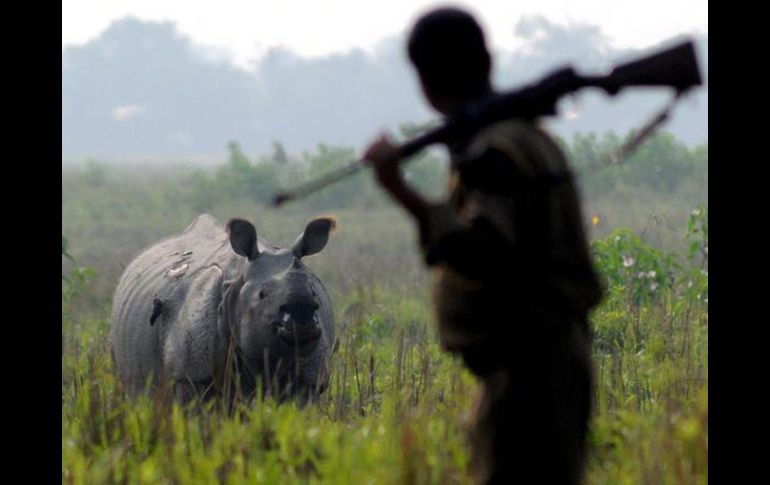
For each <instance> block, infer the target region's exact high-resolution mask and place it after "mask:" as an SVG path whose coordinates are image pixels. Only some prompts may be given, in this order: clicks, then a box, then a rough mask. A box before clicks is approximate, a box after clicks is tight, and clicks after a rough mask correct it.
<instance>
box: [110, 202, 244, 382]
mask: <svg viewBox="0 0 770 485" xmlns="http://www.w3.org/2000/svg"><path fill="white" fill-rule="evenodd" d="M238 263H239V261H238V257H237V256H236V255H235V254H234V253H233V252H232V250H231V249H230V246H229V242H228V237H227V233H226V231H225V229H224V226H223V225H222V224H221V223H220V222H219V221H217V220H216V219H215V218H214V217H212V216H209V215H207V214H204V215H201V216H199V217H198V218H197V219H196V220H195V222H193V223H192V224H191V225H190V226H188V227H187V229H185V230H184V232H182V234H179V235H176V236H171V237H168V238H166V239H163V240H161V241H159V242H157V243H155V244H153V245H152V246H150V247H148V248H146V249H145V250H143V251H141V252H140V253H139V254H138V255H137V256H136V257H135V258H134V259H133V260H132V261H131V262H130V263H129V265H128V266H127V267H126V269H125V271H124V272H123V274H122V275H121V277H120V280H119V282H118V286H117V289H116V291H115V296H114V299H113V307H112V315H111V329H110V345H111V348H112V353H113V357H114V359H115V364H116V367H117V370H118V374H119V375H120V377H121V379H123V380H124V382H126V384H128V385H129V387H130V388H132V389H133V390H139V389H141V388H142V387H143V386H144V385H145V384H146V383H147V380H148V378H149V377H150V375H153V376H156V377H157V376H159V375H160V374H161V373H162V372H163V366H162V361H163V356H162V353H163V351H162V349H163V347H164V342H165V340H166V337H167V336H168V334H169V332H170V330H171V329H172V328H173V327H174V326H175V325H177V321H178V315H179V311H180V308H181V307H182V305H183V304H184V302H185V300H186V298H187V297H188V293H189V290H190V286H191V285H192V284H193V282H194V281H195V280H196V278H198V277H199V276H200V275H201V274H202V273H204V272H205V271H206V270H207V269H209V268H212V267H216V268H219V270H220V272H221V274H222V275H224V277H225V278H226V277H228V276H231V275H233V274H235V273H236V272H237V267H238ZM208 287H210V288H213V287H214V286H211V285H209V286H208ZM153 314H155V316H156V318H155V320H154V321H153V322H152V323H151V317H152V316H153ZM212 323H213V324H214V325H213V327H212V331H215V324H216V320H215V319H214V321H213V322H212Z"/></svg>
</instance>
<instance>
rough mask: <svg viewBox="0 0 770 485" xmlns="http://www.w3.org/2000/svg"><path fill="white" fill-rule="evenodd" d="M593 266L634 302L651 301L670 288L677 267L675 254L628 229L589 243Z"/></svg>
mask: <svg viewBox="0 0 770 485" xmlns="http://www.w3.org/2000/svg"><path fill="white" fill-rule="evenodd" d="M591 249H592V251H593V255H594V260H595V262H596V266H597V268H598V270H599V271H600V272H601V274H602V275H604V277H605V278H606V281H607V285H608V286H609V287H610V288H615V287H620V288H624V289H625V290H627V291H628V293H629V296H630V298H631V301H633V303H634V304H635V305H637V306H638V305H641V304H642V303H644V302H648V301H653V300H656V299H658V298H659V297H660V295H661V294H662V293H663V290H667V289H670V288H672V286H673V284H674V275H675V272H676V270H677V268H678V263H677V261H676V255H674V254H663V253H661V252H660V251H658V250H657V249H655V248H653V247H651V246H648V245H647V244H644V243H643V242H642V241H641V240H640V239H639V236H637V235H635V234H633V233H632V232H631V231H630V230H628V229H618V230H616V231H615V232H613V233H612V234H611V235H610V236H609V237H607V238H605V239H603V240H597V241H593V242H592V243H591Z"/></svg>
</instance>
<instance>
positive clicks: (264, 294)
mask: <svg viewBox="0 0 770 485" xmlns="http://www.w3.org/2000/svg"><path fill="white" fill-rule="evenodd" d="M264 298H267V291H266V290H265V289H264V288H262V289H260V290H259V299H260V300H262V299H264Z"/></svg>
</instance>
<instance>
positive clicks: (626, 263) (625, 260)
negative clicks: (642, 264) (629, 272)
mask: <svg viewBox="0 0 770 485" xmlns="http://www.w3.org/2000/svg"><path fill="white" fill-rule="evenodd" d="M634 264H636V260H635V259H634V258H632V257H630V256H623V266H625V267H626V268H630V267H631V266H633V265H634Z"/></svg>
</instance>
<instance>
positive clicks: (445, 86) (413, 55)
mask: <svg viewBox="0 0 770 485" xmlns="http://www.w3.org/2000/svg"><path fill="white" fill-rule="evenodd" d="M408 52H409V59H410V60H411V61H412V63H413V64H414V66H415V68H416V69H417V73H418V74H419V76H420V82H421V84H422V88H423V91H424V92H425V95H426V97H427V98H428V101H429V102H430V103H431V105H433V107H434V108H436V109H437V110H438V111H440V112H442V113H444V114H447V113H448V112H450V111H451V110H452V109H453V108H455V107H457V106H458V105H459V104H462V103H464V102H467V101H471V100H473V99H476V98H478V97H480V96H483V95H484V94H487V93H488V92H489V90H490V84H489V73H490V69H491V58H490V55H489V52H488V51H487V47H486V43H485V41H484V33H483V32H482V31H481V27H480V26H479V24H478V23H477V22H476V20H475V19H474V18H473V17H472V16H471V15H470V14H468V13H467V12H465V11H462V10H459V9H456V8H441V9H437V10H433V11H431V12H430V13H428V14H426V15H424V16H422V17H420V19H419V20H418V21H417V23H416V24H415V26H414V28H413V29H412V33H411V35H410V36H409V44H408Z"/></svg>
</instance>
